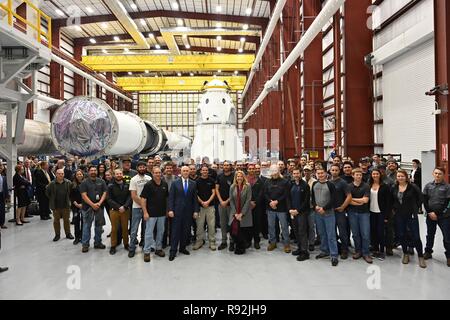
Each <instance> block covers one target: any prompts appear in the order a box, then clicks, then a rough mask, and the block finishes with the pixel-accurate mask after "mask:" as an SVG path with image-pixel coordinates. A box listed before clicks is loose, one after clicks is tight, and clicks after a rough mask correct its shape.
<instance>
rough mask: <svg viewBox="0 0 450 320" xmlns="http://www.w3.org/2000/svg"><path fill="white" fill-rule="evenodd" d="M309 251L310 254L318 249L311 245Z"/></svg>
mask: <svg viewBox="0 0 450 320" xmlns="http://www.w3.org/2000/svg"><path fill="white" fill-rule="evenodd" d="M308 249H309V251H310V252H312V251H314V250H315V249H316V248H315V247H314V245H313V244H310V245H309V248H308Z"/></svg>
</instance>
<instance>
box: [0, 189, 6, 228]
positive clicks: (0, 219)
mask: <svg viewBox="0 0 450 320" xmlns="http://www.w3.org/2000/svg"><path fill="white" fill-rule="evenodd" d="M5 216H6V212H5V196H4V195H3V192H0V226H3V225H4V224H5V219H6V218H5Z"/></svg>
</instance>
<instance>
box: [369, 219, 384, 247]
mask: <svg viewBox="0 0 450 320" xmlns="http://www.w3.org/2000/svg"><path fill="white" fill-rule="evenodd" d="M370 233H371V235H372V248H373V250H374V251H377V252H381V253H384V249H385V247H386V243H385V235H384V216H383V214H381V213H374V212H371V213H370Z"/></svg>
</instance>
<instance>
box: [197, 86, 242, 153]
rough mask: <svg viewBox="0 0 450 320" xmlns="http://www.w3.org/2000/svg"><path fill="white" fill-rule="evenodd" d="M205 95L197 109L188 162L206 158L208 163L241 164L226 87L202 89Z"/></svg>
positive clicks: (240, 148) (206, 87)
mask: <svg viewBox="0 0 450 320" xmlns="http://www.w3.org/2000/svg"><path fill="white" fill-rule="evenodd" d="M204 90H205V93H204V94H203V96H202V97H201V99H200V104H199V105H198V107H197V126H196V129H195V136H194V142H193V143H192V148H191V158H193V159H196V158H203V157H205V156H206V157H208V158H209V159H210V161H213V160H215V159H218V160H220V161H224V160H230V161H237V160H242V159H243V157H244V154H243V147H242V142H241V140H240V139H239V136H238V132H237V128H236V123H237V122H236V120H237V118H236V117H237V113H236V108H235V106H234V105H233V100H232V99H231V97H230V95H229V94H228V90H229V87H228V85H227V84H226V83H224V82H223V81H220V80H217V79H215V80H212V81H210V82H208V83H206V84H205V85H204Z"/></svg>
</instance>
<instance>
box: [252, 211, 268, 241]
mask: <svg viewBox="0 0 450 320" xmlns="http://www.w3.org/2000/svg"><path fill="white" fill-rule="evenodd" d="M261 211H262V210H261V208H260V207H259V206H256V207H255V208H254V209H253V210H252V216H253V228H252V230H253V232H252V235H253V241H254V242H255V243H259V242H260V241H261V237H260V235H259V234H260V233H261V229H262V212H261ZM266 220H267V219H266ZM250 241H251V239H250Z"/></svg>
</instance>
